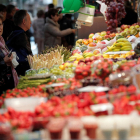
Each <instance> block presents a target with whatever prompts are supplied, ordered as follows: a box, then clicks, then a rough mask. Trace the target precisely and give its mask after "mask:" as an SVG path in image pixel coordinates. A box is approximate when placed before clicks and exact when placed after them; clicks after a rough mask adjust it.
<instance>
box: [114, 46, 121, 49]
mask: <svg viewBox="0 0 140 140" xmlns="http://www.w3.org/2000/svg"><path fill="white" fill-rule="evenodd" d="M113 49H121V46H114V47H113Z"/></svg>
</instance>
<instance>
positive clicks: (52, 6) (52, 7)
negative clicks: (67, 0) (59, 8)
mask: <svg viewBox="0 0 140 140" xmlns="http://www.w3.org/2000/svg"><path fill="white" fill-rule="evenodd" d="M50 9H54V4H53V3H51V4H49V5H48V11H49V10H50ZM48 11H47V12H45V17H44V19H45V23H46V18H47V17H48Z"/></svg>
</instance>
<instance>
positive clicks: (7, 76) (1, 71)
mask: <svg viewBox="0 0 140 140" xmlns="http://www.w3.org/2000/svg"><path fill="white" fill-rule="evenodd" d="M4 57H5V56H4V53H3V52H2V50H1V49H0V95H1V94H2V93H3V92H4V91H6V90H7V89H13V88H14V87H15V86H14V79H13V74H12V70H11V67H9V66H7V65H6V63H5V62H4V59H3V58H4Z"/></svg>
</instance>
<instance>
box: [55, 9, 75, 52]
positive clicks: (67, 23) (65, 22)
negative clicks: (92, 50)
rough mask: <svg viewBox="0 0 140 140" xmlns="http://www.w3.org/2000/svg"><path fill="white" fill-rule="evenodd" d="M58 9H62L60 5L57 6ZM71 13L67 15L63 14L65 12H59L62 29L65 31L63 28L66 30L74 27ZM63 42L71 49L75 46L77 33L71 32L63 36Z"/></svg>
mask: <svg viewBox="0 0 140 140" xmlns="http://www.w3.org/2000/svg"><path fill="white" fill-rule="evenodd" d="M57 9H58V10H62V8H61V7H58V8H57ZM71 16H72V15H71V14H66V15H65V16H63V14H62V13H61V14H59V21H58V23H59V25H60V30H61V31H63V30H66V29H68V28H73V27H72V24H73V21H72V20H71ZM61 43H62V45H63V46H64V47H66V48H68V49H69V50H71V49H72V48H73V46H74V43H75V34H74V33H71V34H69V35H67V36H64V37H62V38H61Z"/></svg>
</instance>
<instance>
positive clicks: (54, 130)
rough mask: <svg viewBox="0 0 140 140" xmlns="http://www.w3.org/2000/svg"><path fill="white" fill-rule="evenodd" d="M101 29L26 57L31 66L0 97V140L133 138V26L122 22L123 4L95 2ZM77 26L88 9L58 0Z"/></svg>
mask: <svg viewBox="0 0 140 140" xmlns="http://www.w3.org/2000/svg"><path fill="white" fill-rule="evenodd" d="M100 4H101V8H103V7H104V6H105V7H106V12H104V13H103V14H104V16H105V18H106V23H107V26H108V27H107V30H106V31H102V32H98V33H90V34H89V36H88V37H87V39H78V40H77V41H76V44H75V46H74V48H73V49H72V50H71V51H70V50H68V49H67V48H65V46H56V47H55V48H46V50H44V51H43V52H42V54H40V55H34V56H30V55H29V56H28V62H29V65H30V69H29V70H27V71H26V74H25V76H21V77H20V79H19V84H18V85H17V87H16V88H15V89H13V90H7V91H6V92H5V93H3V94H2V95H1V96H0V140H56V139H58V140H93V139H94V140H139V139H140V23H134V24H133V25H121V27H119V28H118V25H119V24H120V21H121V19H122V18H124V17H125V14H126V13H125V8H124V1H123V0H115V1H111V0H101V1H100ZM63 5H64V9H62V11H59V12H62V13H67V14H68V13H75V12H78V13H79V16H78V18H77V22H76V27H77V28H78V29H79V30H80V28H82V26H89V27H87V28H90V26H91V25H92V24H93V22H94V11H95V7H94V6H91V5H88V4H86V2H85V0H64V1H63Z"/></svg>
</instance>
